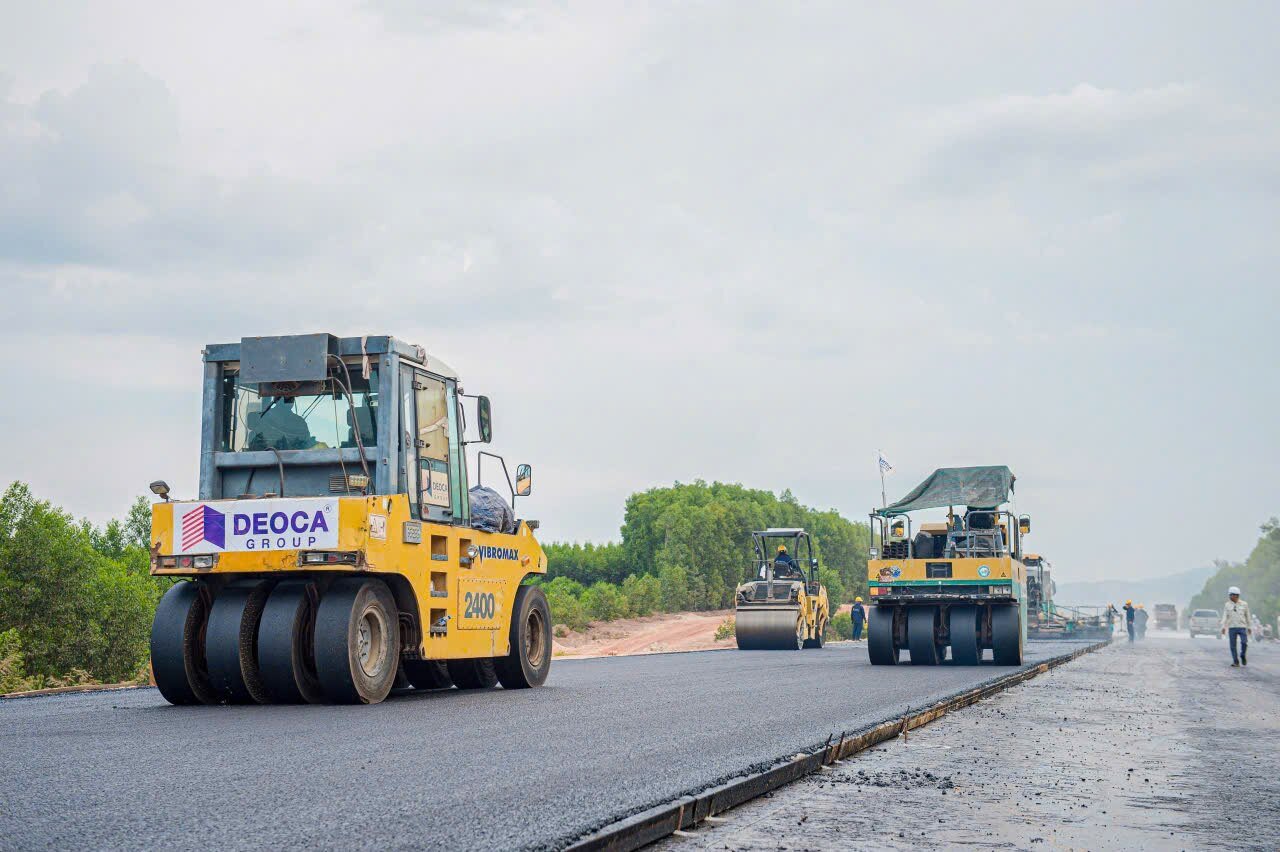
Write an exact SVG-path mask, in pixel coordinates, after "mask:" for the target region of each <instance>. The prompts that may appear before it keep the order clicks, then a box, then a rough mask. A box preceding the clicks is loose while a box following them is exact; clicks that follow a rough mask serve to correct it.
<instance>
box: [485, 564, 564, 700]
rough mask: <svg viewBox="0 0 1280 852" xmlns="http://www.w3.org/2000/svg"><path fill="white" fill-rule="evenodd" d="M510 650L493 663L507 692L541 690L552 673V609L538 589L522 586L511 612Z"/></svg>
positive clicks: (499, 680) (517, 592)
mask: <svg viewBox="0 0 1280 852" xmlns="http://www.w3.org/2000/svg"><path fill="white" fill-rule="evenodd" d="M509 635H510V639H511V650H510V652H508V654H507V655H506V656H505V657H498V658H497V659H495V660H494V661H493V670H494V672H495V673H496V674H497V676H498V682H499V683H501V684H502V686H503V688H504V689H529V688H530V687H534V686H542V684H543V683H545V682H546V680H547V675H548V674H549V673H550V671H551V607H550V606H548V605H547V596H546V594H544V593H543V591H542V589H539V588H538V587H537V586H521V587H519V588H518V589H517V590H516V602H515V605H514V606H513V607H512V608H511V630H510V634H509Z"/></svg>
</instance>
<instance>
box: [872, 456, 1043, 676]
mask: <svg viewBox="0 0 1280 852" xmlns="http://www.w3.org/2000/svg"><path fill="white" fill-rule="evenodd" d="M1014 481H1015V477H1014V475H1013V472H1012V471H1010V470H1009V468H1008V467H1005V466H1003V465H1000V466H990V467H959V468H939V469H938V470H936V471H934V472H933V474H932V475H930V476H929V478H928V479H926V480H925V481H924V482H922V483H921V484H920V485H918V486H916V488H915V489H913V490H912V491H911V492H910V493H909V494H908V495H907V496H906V497H904V498H902V499H901V500H899V501H897V502H896V503H893V504H890V505H888V506H885V507H884V508H881V509H877V510H875V511H874V512H872V513H871V528H872V548H871V552H870V554H869V556H870V557H871V558H870V559H869V560H868V562H867V580H868V581H867V586H868V588H867V591H868V593H869V594H868V596H869V597H870V598H871V606H870V608H869V612H868V625H867V650H868V653H869V655H870V658H871V663H872V665H880V666H883V665H894V664H896V663H897V662H898V660H899V655H900V652H901V651H902V650H903V649H904V648H905V649H906V650H907V651H908V652H909V654H910V658H911V663H912V664H913V665H936V664H938V663H941V662H942V661H943V660H944V659H945V658H946V654H947V648H948V647H950V649H951V659H952V661H953V662H955V663H958V664H960V665H977V664H978V663H980V662H981V661H982V657H983V652H984V650H985V649H988V648H990V649H991V651H992V656H993V659H994V660H995V662H996V663H997V664H999V665H1020V664H1021V663H1022V656H1023V649H1024V647H1025V645H1026V639H1027V571H1026V566H1025V565H1024V564H1023V562H1022V558H1023V556H1022V537H1023V536H1024V535H1026V534H1028V533H1029V532H1030V531H1031V519H1030V518H1028V517H1026V516H1025V515H1024V516H1022V517H1020V518H1016V517H1014V515H1013V513H1011V512H1009V511H1006V510H1004V509H1002V508H1001V507H1002V506H1004V505H1005V504H1006V503H1008V502H1009V497H1010V495H1011V494H1012V493H1013V485H1014ZM957 507H964V509H963V512H960V511H958V510H957ZM941 508H946V509H947V519H946V521H945V522H944V523H926V524H921V526H920V528H919V529H918V530H915V529H913V524H912V518H911V516H910V514H909V513H911V512H916V511H921V510H925V509H941ZM877 540H878V541H879V543H880V544H879V547H878V548H877V547H876V545H875V542H876V541H877Z"/></svg>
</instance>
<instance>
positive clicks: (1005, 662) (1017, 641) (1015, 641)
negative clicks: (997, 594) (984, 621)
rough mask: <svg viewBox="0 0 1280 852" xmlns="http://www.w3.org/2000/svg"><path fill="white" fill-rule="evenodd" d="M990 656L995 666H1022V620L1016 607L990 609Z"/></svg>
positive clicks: (994, 607)
mask: <svg viewBox="0 0 1280 852" xmlns="http://www.w3.org/2000/svg"><path fill="white" fill-rule="evenodd" d="M991 655H992V657H994V658H995V661H996V665H997V666H1020V665H1022V619H1021V616H1020V614H1019V613H1018V608H1017V607H1016V606H993V607H992V608H991Z"/></svg>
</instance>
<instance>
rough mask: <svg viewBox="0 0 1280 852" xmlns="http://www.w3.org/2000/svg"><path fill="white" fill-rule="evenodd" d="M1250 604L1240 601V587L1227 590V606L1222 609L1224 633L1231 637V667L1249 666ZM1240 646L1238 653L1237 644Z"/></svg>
mask: <svg viewBox="0 0 1280 852" xmlns="http://www.w3.org/2000/svg"><path fill="white" fill-rule="evenodd" d="M1250 622H1251V617H1250V614H1249V602H1248V601H1242V600H1240V587H1239V586H1232V587H1231V588H1229V589H1227V604H1226V606H1224V607H1223V608H1222V633H1223V635H1224V636H1229V637H1230V640H1229V641H1230V643H1231V666H1232V668H1237V667H1239V666H1247V665H1249V658H1248V656H1247V655H1248V653H1249V624H1250ZM1237 642H1239V644H1240V652H1239V653H1238V654H1237V653H1236V643H1237Z"/></svg>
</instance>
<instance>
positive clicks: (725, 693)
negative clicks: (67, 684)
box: [0, 642, 1078, 849]
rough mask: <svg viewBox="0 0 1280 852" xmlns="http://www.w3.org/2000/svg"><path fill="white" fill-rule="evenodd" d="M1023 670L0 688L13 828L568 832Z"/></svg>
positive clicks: (699, 664) (488, 838) (39, 833)
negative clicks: (178, 691) (373, 686)
mask: <svg viewBox="0 0 1280 852" xmlns="http://www.w3.org/2000/svg"><path fill="white" fill-rule="evenodd" d="M1074 647H1078V645H1071V644H1069V643H1063V642H1048V643H1031V645H1030V646H1029V649H1028V662H1029V663H1034V662H1035V661H1036V660H1039V659H1044V658H1046V657H1048V656H1053V655H1055V654H1060V653H1062V652H1063V651H1064V650H1069V649H1071V648H1074ZM1011 670H1012V669H1010V668H1008V667H997V666H993V665H984V666H981V667H977V668H973V667H961V666H928V667H919V668H917V667H910V666H907V667H898V668H896V669H878V668H873V667H872V666H871V665H870V664H869V663H868V661H867V654H866V649H865V647H863V646H859V645H852V644H842V645H836V646H828V647H826V648H823V649H820V650H806V651H800V652H767V651H710V652H694V653H687V654H671V655H650V656H637V657H616V658H608V659H599V660H577V661H557V662H555V663H554V664H553V667H552V672H551V677H550V679H549V680H548V681H547V685H546V686H545V687H543V688H541V689H531V690H523V691H516V692H507V691H504V690H494V691H492V692H486V693H475V692H462V691H457V690H453V691H446V692H442V693H433V694H423V693H418V694H414V695H408V696H403V697H398V698H396V697H393V698H392V699H390V700H388V701H386V702H384V703H383V704H380V705H376V706H370V707H344V706H321V705H312V706H252V707H234V706H232V707H170V706H169V705H167V704H165V703H164V700H163V699H162V698H161V697H160V695H159V693H158V692H157V691H156V690H153V689H142V690H136V691H128V692H105V693H94V694H86V695H63V696H51V697H45V698H29V699H16V700H10V701H3V702H0V753H3V755H4V759H3V761H2V762H0V801H2V802H4V803H5V807H4V808H3V809H0V847H4V848H6V849H10V848H11V849H64V848H67V847H90V848H104V847H111V848H126V849H142V848H166V849H174V848H178V849H190V848H221V849H243V848H280V847H301V846H305V847H308V848H312V847H321V848H344V849H350V848H365V847H368V848H375V847H376V848H387V847H389V846H397V845H402V844H406V843H407V844H410V845H420V846H424V847H429V848H448V849H495V848H500V849H507V848H514V847H532V848H548V847H552V848H554V847H556V846H559V845H563V844H564V843H566V842H568V841H569V840H572V839H573V838H575V837H578V836H580V835H582V834H585V833H586V832H588V831H591V830H594V829H596V828H599V827H600V826H602V825H603V824H605V823H607V822H610V821H612V820H614V819H617V818H620V817H623V816H626V815H628V814H630V813H633V812H636V811H639V810H642V809H644V808H647V807H650V806H653V805H655V804H658V803H660V802H664V801H668V800H670V799H672V798H675V797H676V796H678V795H680V794H682V793H686V792H691V791H694V790H698V789H702V788H704V787H707V786H710V785H711V784H713V783H716V782H718V781H720V780H723V779H725V778H727V777H729V776H732V775H736V774H739V773H742V772H744V771H747V770H750V769H755V768H763V766H765V765H768V764H770V763H772V762H773V761H775V760H777V759H779V758H782V757H789V756H791V755H792V754H794V753H796V752H797V751H800V750H804V749H808V748H812V747H814V746H817V745H819V744H821V743H822V742H823V741H824V740H825V739H826V738H827V736H828V735H830V734H833V733H834V734H836V735H837V736H839V735H840V734H841V733H842V732H846V731H854V730H857V729H860V728H863V727H867V726H869V725H871V724H874V723H878V722H881V721H883V720H885V719H888V718H891V717H896V716H898V715H900V714H902V713H903V711H905V710H906V709H907V708H914V709H919V708H920V707H922V706H924V705H926V704H929V703H932V702H933V701H935V700H938V699H941V698H943V697H946V696H948V695H951V694H954V693H957V692H961V691H964V690H967V689H969V688H971V687H973V686H975V685H977V684H979V683H982V682H985V681H989V680H992V679H994V678H997V677H999V676H1002V675H1005V674H1008V673H1009V672H1010V671H1011Z"/></svg>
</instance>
